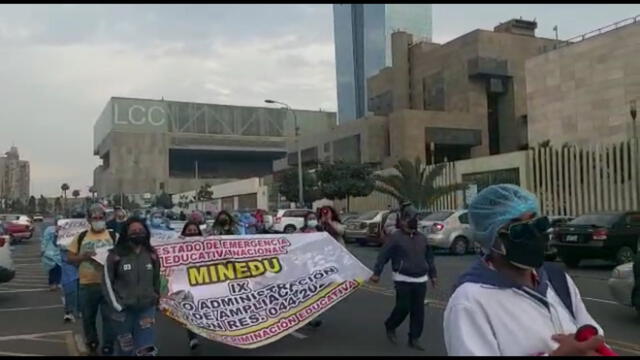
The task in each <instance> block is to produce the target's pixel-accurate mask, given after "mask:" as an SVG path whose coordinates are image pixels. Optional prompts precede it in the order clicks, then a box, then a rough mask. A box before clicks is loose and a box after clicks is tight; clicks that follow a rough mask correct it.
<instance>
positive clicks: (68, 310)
mask: <svg viewBox="0 0 640 360" xmlns="http://www.w3.org/2000/svg"><path fill="white" fill-rule="evenodd" d="M84 217H85V216H84V214H83V213H82V212H75V213H74V214H72V215H71V218H72V219H84ZM60 219H61V217H60V216H58V217H57V218H56V230H58V226H57V225H58V223H57V222H58V221H59V220H60ZM57 236H58V233H57V231H56V239H57ZM59 248H60V257H61V260H62V263H61V265H60V267H61V268H62V277H61V279H60V282H61V283H62V290H63V292H64V317H63V321H64V322H65V323H75V322H76V316H78V314H79V313H80V309H79V307H78V296H79V295H78V268H77V267H76V266H75V265H73V264H71V263H70V262H69V259H68V257H69V253H68V250H67V249H66V248H65V247H64V246H59Z"/></svg>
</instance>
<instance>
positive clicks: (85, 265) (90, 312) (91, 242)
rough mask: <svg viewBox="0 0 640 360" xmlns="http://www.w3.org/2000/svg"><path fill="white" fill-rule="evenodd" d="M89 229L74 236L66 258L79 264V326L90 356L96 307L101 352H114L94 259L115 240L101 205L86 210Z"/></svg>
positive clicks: (94, 348)
mask: <svg viewBox="0 0 640 360" xmlns="http://www.w3.org/2000/svg"><path fill="white" fill-rule="evenodd" d="M87 221H88V222H89V225H90V226H89V229H88V230H85V231H83V232H81V233H80V234H78V236H76V237H75V238H74V239H73V240H72V241H71V243H70V244H69V246H68V248H67V249H68V253H67V261H68V262H70V263H72V264H74V265H76V266H77V267H78V278H79V283H80V287H79V295H80V296H79V300H80V306H81V311H80V312H81V314H82V328H83V331H84V337H85V341H86V344H87V348H88V349H89V352H90V354H91V355H96V354H97V349H98V347H99V345H100V342H99V341H98V331H97V328H96V317H97V315H98V310H99V311H100V313H101V316H102V340H103V341H102V349H101V353H102V355H111V354H113V345H114V341H115V336H114V333H113V328H112V326H111V320H110V317H109V309H108V307H107V302H106V299H105V298H104V296H103V295H102V289H101V284H102V272H103V266H102V264H100V263H99V262H98V261H96V260H95V259H93V256H95V255H96V253H97V252H98V251H103V250H107V249H110V248H112V247H113V246H114V244H115V243H116V235H115V234H114V233H113V232H112V231H109V230H107V225H106V211H105V209H104V208H103V207H102V205H100V204H93V205H91V207H90V208H89V209H88V210H87Z"/></svg>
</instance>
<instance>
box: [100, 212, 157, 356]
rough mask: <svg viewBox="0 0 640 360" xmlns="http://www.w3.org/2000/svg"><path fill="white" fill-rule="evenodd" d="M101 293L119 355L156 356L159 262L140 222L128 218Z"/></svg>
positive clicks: (111, 254)
mask: <svg viewBox="0 0 640 360" xmlns="http://www.w3.org/2000/svg"><path fill="white" fill-rule="evenodd" d="M102 291H103V294H104V296H105V298H106V299H107V301H108V302H109V305H110V306H111V311H110V313H111V319H112V323H113V326H114V330H115V333H116V335H117V342H116V344H117V352H116V354H117V355H119V356H133V355H135V356H149V355H156V354H157V352H158V350H157V348H156V346H155V330H154V325H155V318H156V317H155V316H156V308H157V306H158V304H159V301H160V260H159V258H158V254H157V253H156V251H155V249H154V248H153V246H151V232H150V231H149V228H148V227H147V225H146V224H145V223H144V221H143V220H141V219H138V218H131V219H129V220H127V223H126V224H125V226H124V227H123V229H122V232H121V233H120V237H119V240H118V244H117V245H116V246H115V247H114V248H113V249H111V250H109V255H108V256H107V260H106V262H105V270H104V281H103V282H102Z"/></svg>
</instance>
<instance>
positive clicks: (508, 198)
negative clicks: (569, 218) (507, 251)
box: [469, 184, 539, 253]
mask: <svg viewBox="0 0 640 360" xmlns="http://www.w3.org/2000/svg"><path fill="white" fill-rule="evenodd" d="M538 212H539V207H538V199H537V198H536V196H535V195H533V194H532V193H530V192H528V191H527V190H524V189H522V188H521V187H519V186H516V185H511V184H501V185H492V186H489V187H487V188H486V189H484V190H482V191H481V192H480V193H479V194H478V195H477V196H476V198H475V199H473V201H472V202H471V204H469V222H470V224H471V229H472V230H473V234H474V240H475V241H476V242H477V243H478V244H479V245H480V246H481V247H482V249H483V250H484V251H485V252H487V253H488V252H489V251H490V250H491V247H492V246H493V243H494V241H495V239H496V235H497V232H498V229H500V228H501V227H502V226H504V225H506V224H508V223H509V222H511V221H512V220H513V219H517V218H519V217H521V216H522V215H524V214H526V213H536V214H537V213H538Z"/></svg>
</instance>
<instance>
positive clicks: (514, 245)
mask: <svg viewBox="0 0 640 360" xmlns="http://www.w3.org/2000/svg"><path fill="white" fill-rule="evenodd" d="M548 228H549V224H548V219H547V218H537V219H533V220H531V221H527V222H522V223H517V224H513V225H511V226H510V227H509V229H508V230H502V231H501V232H500V239H501V240H502V244H503V245H504V250H505V253H506V254H505V257H506V258H507V260H509V262H510V263H512V264H513V265H515V266H518V267H521V268H526V269H537V268H539V267H540V266H542V264H544V252H545V248H546V245H547V241H548V237H547V236H545V235H546V229H548Z"/></svg>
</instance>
